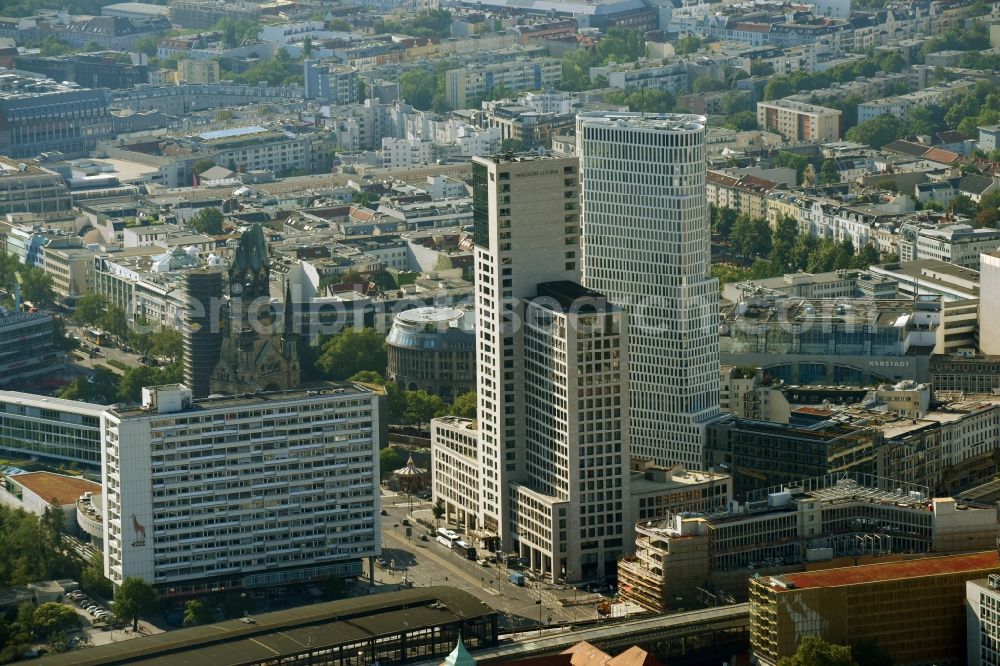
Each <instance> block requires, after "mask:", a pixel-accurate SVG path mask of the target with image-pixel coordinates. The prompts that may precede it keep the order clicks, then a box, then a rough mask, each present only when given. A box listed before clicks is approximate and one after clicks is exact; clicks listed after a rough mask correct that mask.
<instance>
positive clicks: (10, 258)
mask: <svg viewBox="0 0 1000 666" xmlns="http://www.w3.org/2000/svg"><path fill="white" fill-rule="evenodd" d="M20 270H21V262H19V261H18V260H17V257H15V256H14V255H12V254H7V253H6V252H4V251H3V250H0V288H3V289H6V290H13V288H14V282H15V281H16V280H17V273H18V271H20Z"/></svg>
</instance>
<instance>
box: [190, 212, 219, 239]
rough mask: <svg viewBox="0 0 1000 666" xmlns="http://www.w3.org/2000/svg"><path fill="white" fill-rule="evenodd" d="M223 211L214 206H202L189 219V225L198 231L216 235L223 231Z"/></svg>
mask: <svg viewBox="0 0 1000 666" xmlns="http://www.w3.org/2000/svg"><path fill="white" fill-rule="evenodd" d="M222 220H223V215H222V211H221V210H219V209H218V208H215V207H214V206H209V207H207V208H202V209H201V210H200V211H198V212H197V213H195V214H194V216H192V217H191V219H190V220H188V226H190V227H191V228H192V229H194V230H195V231H197V232H198V233H202V234H208V235H210V236H216V235H218V234H221V233H222Z"/></svg>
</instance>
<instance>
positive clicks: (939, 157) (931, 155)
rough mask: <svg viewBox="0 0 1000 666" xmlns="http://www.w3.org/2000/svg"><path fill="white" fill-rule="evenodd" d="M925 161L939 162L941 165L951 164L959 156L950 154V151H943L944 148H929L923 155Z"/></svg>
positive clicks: (953, 153)
mask: <svg viewBox="0 0 1000 666" xmlns="http://www.w3.org/2000/svg"><path fill="white" fill-rule="evenodd" d="M923 157H924V159H925V160H931V161H932V162H941V163H942V164H951V163H952V162H954V161H955V160H957V159H958V158H959V157H961V155H959V154H958V153H955V152H952V151H950V150H945V149H944V148H931V149H930V150H928V151H927V152H926V153H924V155H923Z"/></svg>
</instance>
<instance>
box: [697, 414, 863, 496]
mask: <svg viewBox="0 0 1000 666" xmlns="http://www.w3.org/2000/svg"><path fill="white" fill-rule="evenodd" d="M877 442H878V433H877V431H875V430H873V429H871V428H865V427H859V426H856V425H852V424H845V423H838V422H836V421H823V422H821V423H818V424H816V425H812V426H796V425H790V424H786V423H768V422H766V421H755V420H750V419H742V418H736V417H734V416H730V417H726V418H722V419H719V420H717V421H713V422H712V423H710V424H709V425H708V430H707V432H706V442H705V454H704V455H705V464H706V466H708V467H710V468H713V469H719V468H721V469H725V470H728V471H729V472H730V473H732V475H733V494H734V495H735V496H736V498H737V499H740V500H744V499H746V497H747V495H748V494H749V493H751V492H753V491H758V490H763V489H765V488H768V487H773V486H775V485H777V484H787V483H793V482H795V481H798V480H800V479H806V478H810V477H816V476H823V475H826V474H833V473H837V472H858V473H862V474H873V473H874V472H875V450H876V443H877Z"/></svg>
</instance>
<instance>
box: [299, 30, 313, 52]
mask: <svg viewBox="0 0 1000 666" xmlns="http://www.w3.org/2000/svg"><path fill="white" fill-rule="evenodd" d="M312 50H313V40H312V37H310V36H309V35H306V38H305V39H303V40H302V55H303V56H305V57H306V58H308V57H309V56H310V55H312Z"/></svg>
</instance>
